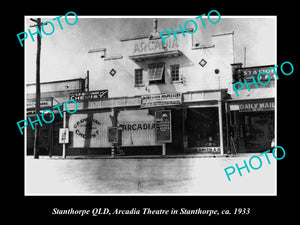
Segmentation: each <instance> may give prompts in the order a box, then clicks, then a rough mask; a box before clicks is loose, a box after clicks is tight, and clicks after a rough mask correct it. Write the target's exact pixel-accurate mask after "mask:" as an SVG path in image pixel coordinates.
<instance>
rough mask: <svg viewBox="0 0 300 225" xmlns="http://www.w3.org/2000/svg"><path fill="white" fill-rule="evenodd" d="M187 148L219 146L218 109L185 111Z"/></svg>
mask: <svg viewBox="0 0 300 225" xmlns="http://www.w3.org/2000/svg"><path fill="white" fill-rule="evenodd" d="M186 131H187V136H188V147H189V148H191V147H218V146H220V137H219V122H218V108H217V107H209V108H191V109H187V121H186Z"/></svg>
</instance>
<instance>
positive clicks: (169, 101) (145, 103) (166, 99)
mask: <svg viewBox="0 0 300 225" xmlns="http://www.w3.org/2000/svg"><path fill="white" fill-rule="evenodd" d="M181 103H182V96H181V93H177V92H176V93H167V94H154V95H144V96H142V97H141V108H150V107H159V106H171V105H180V104H181Z"/></svg>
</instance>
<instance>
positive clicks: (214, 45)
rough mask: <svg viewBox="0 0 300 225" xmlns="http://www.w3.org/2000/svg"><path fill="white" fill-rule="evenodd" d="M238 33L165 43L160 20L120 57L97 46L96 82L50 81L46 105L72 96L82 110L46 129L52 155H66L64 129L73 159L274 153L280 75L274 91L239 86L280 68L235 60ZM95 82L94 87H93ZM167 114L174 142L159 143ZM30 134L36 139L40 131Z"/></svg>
mask: <svg viewBox="0 0 300 225" xmlns="http://www.w3.org/2000/svg"><path fill="white" fill-rule="evenodd" d="M189 31H190V32H192V30H191V29H190V30H189ZM233 35H234V34H233V33H223V34H214V35H212V36H211V43H210V44H203V43H199V42H198V41H196V39H195V38H194V35H193V34H190V33H187V32H185V36H183V35H182V33H176V38H175V37H174V35H173V34H172V35H171V36H170V37H169V38H168V39H165V41H166V45H163V42H162V39H161V37H160V36H159V34H158V33H157V23H155V22H154V27H153V32H152V33H150V34H146V35H141V36H136V37H125V38H122V39H121V40H120V43H121V45H122V47H121V48H120V51H119V53H118V55H109V54H107V53H109V47H107V48H106V46H102V47H104V48H99V49H90V50H89V51H88V53H89V55H90V64H91V67H90V69H89V76H88V78H89V79H78V80H76V79H75V80H65V81H57V82H47V83H44V84H42V88H41V90H42V96H41V97H42V99H41V105H43V104H45V106H52V105H53V104H54V105H56V104H55V103H54V101H55V102H56V103H57V104H58V103H61V102H65V101H66V100H68V99H74V100H76V102H77V105H78V108H77V111H76V113H73V114H67V117H66V120H58V121H55V123H54V124H53V125H50V126H54V128H49V129H47V127H43V128H42V129H41V131H40V132H41V133H43V132H44V133H45V132H46V133H47V132H48V133H47V134H45V135H42V136H44V137H45V136H47V137H49V136H50V138H44V139H45V140H46V139H47V140H48V142H46V143H48V144H49V146H50V147H51V149H52V150H51V152H56V153H58V154H59V155H61V154H60V153H61V151H62V150H61V148H62V147H61V145H59V144H58V130H59V128H62V127H66V128H68V130H69V143H68V144H66V146H65V147H66V151H67V155H76V154H111V152H112V149H115V148H120V149H122V150H123V151H124V152H125V154H186V153H199V154H227V153H244V152H261V151H262V150H267V149H268V148H269V145H270V142H271V141H272V139H273V138H274V126H275V93H276V92H275V82H276V81H275V80H274V76H273V75H274V74H273V75H272V80H271V82H270V84H269V85H268V86H259V88H255V87H253V89H252V90H251V91H250V92H249V91H248V90H247V89H246V88H245V89H244V90H241V91H240V92H239V93H240V96H236V94H235V92H234V91H233V88H232V84H233V83H235V82H237V81H243V79H244V78H245V79H246V80H250V79H251V76H252V75H253V76H255V77H256V75H257V74H258V73H259V71H262V70H267V69H268V68H270V67H272V66H259V67H242V64H241V63H234V61H233V59H234V57H233V55H234V53H233ZM263 79H264V78H262V80H263ZM89 81H92V82H93V83H92V86H93V87H95V88H93V90H89V84H88V82H89ZM249 82H250V81H249ZM33 87H34V85H28V86H27V90H28V94H27V99H28V103H27V107H28V109H27V112H28V114H30V107H29V105H30V104H34V103H30V102H33V101H34V91H33V90H34V89H33ZM31 90H32V91H31ZM47 101H49V102H48V103H47ZM43 102H45V103H43ZM28 104H29V105H28ZM71 107H72V106H70V108H69V110H73V109H72V108H71ZM31 109H34V107H31ZM163 111H168V112H170V118H169V120H170V126H169V127H167V128H166V130H168V129H169V130H168V131H169V134H170V140H169V141H166V142H162V141H159V139H160V138H161V137H158V136H159V134H158V127H157V124H158V123H157V121H158V118H157V117H156V115H157V114H159V113H160V112H163ZM56 113H58V112H56ZM30 115H32V114H30ZM56 118H59V117H56ZM28 130H29V129H28V128H27V133H28V138H29V139H28V140H31V139H33V131H32V132H31V131H28ZM42 139H43V138H42ZM42 139H41V140H42ZM49 140H50V141H49ZM28 142H29V149H30V148H31V147H30V146H32V144H31V142H30V141H28ZM53 146H54V147H53ZM55 146H56V147H55Z"/></svg>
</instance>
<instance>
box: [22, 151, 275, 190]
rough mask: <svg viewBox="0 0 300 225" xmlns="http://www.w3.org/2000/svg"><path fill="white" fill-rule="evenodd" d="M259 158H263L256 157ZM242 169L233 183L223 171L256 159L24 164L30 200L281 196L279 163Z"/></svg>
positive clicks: (56, 160) (36, 161)
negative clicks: (40, 197) (32, 197)
mask: <svg viewBox="0 0 300 225" xmlns="http://www.w3.org/2000/svg"><path fill="white" fill-rule="evenodd" d="M256 155H258V154H256ZM268 155H269V159H270V162H271V164H270V165H269V164H267V163H266V162H265V161H264V160H263V165H262V167H261V168H260V169H258V170H253V169H251V168H250V167H249V169H250V173H248V172H247V170H246V169H242V170H241V172H242V174H243V176H240V175H239V173H238V171H237V169H236V173H235V174H233V175H232V176H230V178H231V181H228V179H227V177H226V174H225V172H224V168H226V167H229V166H234V165H235V164H236V163H237V164H238V165H239V166H240V167H242V166H244V164H243V160H246V162H247V163H248V162H249V158H250V157H251V156H253V155H249V154H248V155H245V156H242V157H217V158H212V157H205V158H198V157H197V158H122V159H110V158H106V159H105V158H94V159H68V158H67V159H61V158H52V159H50V158H48V157H43V158H42V157H41V158H40V159H33V157H32V156H27V157H26V160H25V195H97V194H108V195H112V194H123V195H124V194H134V195H136V194H139V195H147V194H152V195H159V194H162V195H165V194H171V195H175V194H178V195H276V190H277V189H276V172H275V171H276V168H277V166H276V163H277V162H276V160H275V159H274V158H273V156H272V155H271V154H268Z"/></svg>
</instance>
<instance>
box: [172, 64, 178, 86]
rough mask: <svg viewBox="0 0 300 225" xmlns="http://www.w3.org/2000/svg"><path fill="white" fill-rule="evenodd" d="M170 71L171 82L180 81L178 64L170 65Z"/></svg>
mask: <svg viewBox="0 0 300 225" xmlns="http://www.w3.org/2000/svg"><path fill="white" fill-rule="evenodd" d="M170 71H171V80H172V82H174V81H180V75H179V64H176V65H171V66H170Z"/></svg>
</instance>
